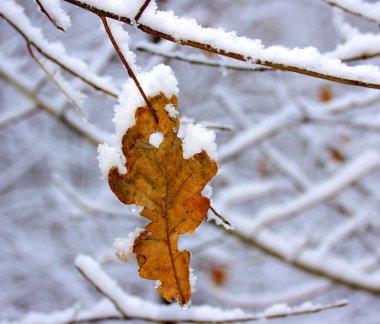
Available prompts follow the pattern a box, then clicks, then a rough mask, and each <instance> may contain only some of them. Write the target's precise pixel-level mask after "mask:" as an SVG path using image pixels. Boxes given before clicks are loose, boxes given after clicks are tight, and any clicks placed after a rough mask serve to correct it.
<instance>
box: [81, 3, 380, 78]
mask: <svg viewBox="0 0 380 324" xmlns="http://www.w3.org/2000/svg"><path fill="white" fill-rule="evenodd" d="M351 1H354V0H351ZM357 1H359V0H357ZM81 2H83V3H86V4H88V5H90V6H94V7H97V8H100V9H103V10H106V11H108V12H112V13H114V14H116V15H118V16H124V17H128V18H130V19H133V17H134V15H135V14H136V5H135V4H130V3H129V1H128V2H125V1H123V0H113V1H112V2H104V1H100V0H81ZM371 8H372V7H371ZM373 8H374V10H375V11H377V8H376V7H375V6H374V7H373ZM139 23H141V24H143V25H145V26H147V27H149V28H151V29H153V30H156V31H159V32H162V33H165V34H168V35H171V36H172V37H173V38H174V39H176V40H178V41H181V40H188V41H192V42H196V43H202V44H205V45H206V46H207V45H208V46H211V47H213V48H215V49H216V50H218V51H224V52H230V53H237V54H239V55H241V56H242V57H244V58H246V59H248V60H250V61H252V62H255V61H256V60H258V61H262V62H273V63H277V64H282V65H286V66H292V67H296V68H299V69H304V70H308V71H312V72H317V73H321V74H328V75H332V76H334V77H337V78H346V79H350V80H356V81H362V82H366V83H375V84H379V83H380V69H379V68H378V67H376V66H373V65H357V66H348V65H346V64H344V63H342V62H341V61H340V60H338V59H336V58H331V57H328V56H324V55H322V54H320V53H319V51H318V50H317V49H316V48H314V47H306V48H293V49H289V48H286V47H284V46H279V45H275V46H269V47H265V46H264V45H263V44H262V42H261V40H259V39H255V40H253V39H249V38H246V37H238V36H237V35H236V33H235V32H226V31H224V30H223V29H220V28H204V27H202V26H200V25H198V23H197V22H196V21H195V20H194V19H188V18H181V17H177V16H176V15H175V14H174V13H173V12H172V11H160V10H157V7H156V5H150V6H148V8H147V9H146V10H145V12H144V15H143V16H142V17H141V18H140V20H139Z"/></svg>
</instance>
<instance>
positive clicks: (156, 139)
mask: <svg viewBox="0 0 380 324" xmlns="http://www.w3.org/2000/svg"><path fill="white" fill-rule="evenodd" d="M163 140H164V135H162V133H161V132H155V133H153V134H152V135H150V137H149V144H151V145H153V146H154V147H155V148H159V147H160V144H161V143H162V141H163Z"/></svg>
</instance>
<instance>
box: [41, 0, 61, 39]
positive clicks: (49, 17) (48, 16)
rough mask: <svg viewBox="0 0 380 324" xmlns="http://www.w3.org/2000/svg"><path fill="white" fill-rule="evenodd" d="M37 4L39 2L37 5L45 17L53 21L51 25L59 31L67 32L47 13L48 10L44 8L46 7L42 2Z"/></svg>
mask: <svg viewBox="0 0 380 324" xmlns="http://www.w3.org/2000/svg"><path fill="white" fill-rule="evenodd" d="M36 2H37V4H38V6H39V7H40V9H41V11H42V13H44V14H45V16H46V17H47V18H48V19H49V20H50V21H51V23H52V24H53V25H54V26H55V27H56V28H58V29H59V30H61V31H63V32H65V29H64V28H63V27H62V26H60V25H59V24H58V22H57V21H56V20H55V19H54V18H53V17H52V16H50V15H49V13H48V12H47V11H46V9H45V8H44V6H43V5H42V3H41V2H40V0H36Z"/></svg>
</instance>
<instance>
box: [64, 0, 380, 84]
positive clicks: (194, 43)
mask: <svg viewBox="0 0 380 324" xmlns="http://www.w3.org/2000/svg"><path fill="white" fill-rule="evenodd" d="M64 1H66V2H69V3H71V4H73V5H76V6H78V7H81V8H83V9H85V10H88V11H91V12H93V13H95V14H97V15H98V16H100V17H109V18H112V19H116V20H120V21H122V22H124V23H126V24H129V25H133V19H130V18H128V17H124V16H120V15H117V14H116V13H114V12H110V11H106V10H103V9H100V8H97V7H95V6H92V5H89V4H87V3H84V2H82V1H80V0H64ZM136 27H137V28H139V29H140V30H142V31H143V32H145V33H147V34H150V35H154V36H157V37H159V38H163V39H166V40H169V41H171V42H175V43H178V44H181V45H185V46H190V47H195V48H198V49H202V50H204V51H207V52H210V53H215V54H218V55H222V56H227V57H231V58H233V59H236V60H239V61H244V62H250V63H253V64H259V65H264V66H267V67H270V68H274V69H279V70H285V71H291V72H296V73H299V74H304V75H309V76H312V77H316V78H320V79H325V80H330V81H334V82H339V83H343V84H350V85H354V86H360V87H366V88H374V89H380V84H376V83H372V82H364V81H359V80H353V79H348V78H343V77H339V76H335V75H331V74H325V73H321V72H317V71H312V70H308V69H306V68H300V67H298V66H293V65H286V64H283V63H276V62H273V61H270V60H265V59H255V58H253V57H247V56H246V55H244V54H242V53H239V52H232V51H228V50H224V49H220V48H216V47H215V46H213V45H212V44H211V43H210V44H208V43H201V42H198V41H194V40H190V39H176V38H175V37H174V36H172V35H170V34H168V33H166V32H163V31H160V30H157V29H154V28H152V27H149V26H147V25H143V24H138V25H137V26H136Z"/></svg>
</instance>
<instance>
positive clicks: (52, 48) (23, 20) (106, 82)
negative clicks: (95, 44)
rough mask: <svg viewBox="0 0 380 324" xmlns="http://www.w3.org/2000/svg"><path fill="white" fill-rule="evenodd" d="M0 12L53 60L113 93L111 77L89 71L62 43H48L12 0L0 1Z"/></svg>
mask: <svg viewBox="0 0 380 324" xmlns="http://www.w3.org/2000/svg"><path fill="white" fill-rule="evenodd" d="M0 14H2V15H4V17H6V18H7V19H9V20H10V21H11V22H12V23H13V24H15V26H16V27H17V28H18V29H19V30H20V31H21V32H22V33H23V34H24V35H25V36H26V37H28V39H29V41H30V42H31V43H32V44H35V45H36V46H38V47H39V48H41V50H43V51H44V52H45V53H46V54H47V55H49V56H51V57H52V58H53V59H54V60H56V61H59V62H61V63H62V64H63V65H64V66H66V67H68V68H69V69H71V70H73V71H75V72H77V73H78V74H79V75H81V76H83V77H84V78H85V79H86V80H88V81H89V82H91V83H93V84H95V85H97V86H99V87H100V88H103V89H106V90H107V91H109V92H112V93H115V92H117V90H115V88H114V86H113V85H112V82H111V79H110V78H106V77H99V76H98V75H96V74H95V73H94V72H92V71H91V69H90V68H89V66H88V65H87V64H86V63H85V62H84V61H82V60H79V59H77V58H74V57H71V56H69V55H68V54H67V53H66V50H65V48H64V46H63V44H62V43H59V42H54V43H50V42H48V41H47V40H46V38H45V37H44V35H43V34H42V32H41V30H40V29H39V28H36V27H34V26H32V25H31V23H30V21H29V18H28V17H27V16H26V15H25V13H24V9H23V8H22V7H21V6H19V5H18V4H16V3H15V2H14V1H12V0H2V1H0Z"/></svg>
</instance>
